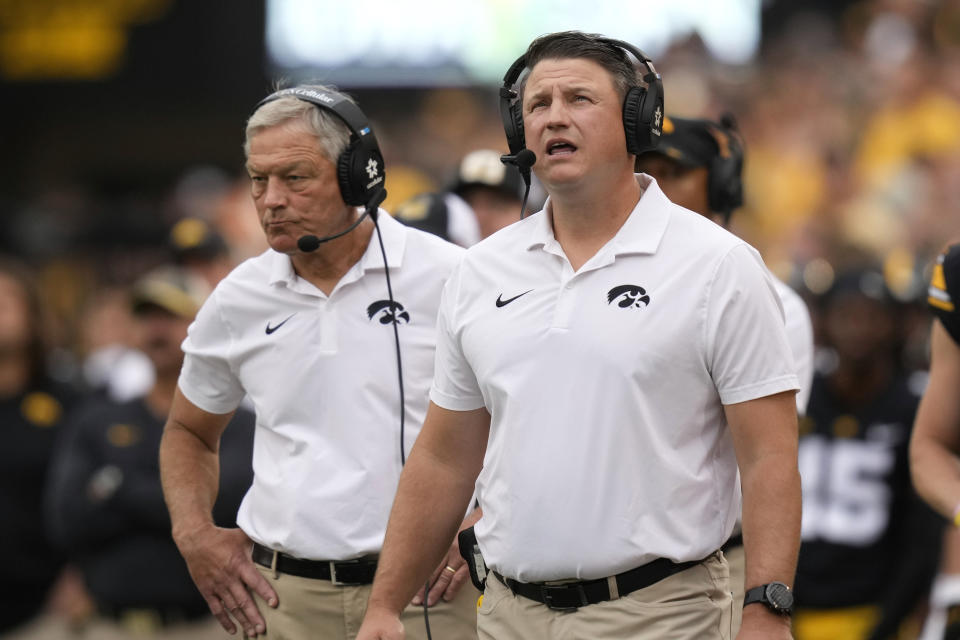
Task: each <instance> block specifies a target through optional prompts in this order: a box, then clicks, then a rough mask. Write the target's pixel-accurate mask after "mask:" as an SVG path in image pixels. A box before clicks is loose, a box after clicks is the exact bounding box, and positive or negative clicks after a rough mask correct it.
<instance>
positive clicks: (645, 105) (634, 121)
mask: <svg viewBox="0 0 960 640" xmlns="http://www.w3.org/2000/svg"><path fill="white" fill-rule="evenodd" d="M599 42H601V43H603V44H606V45H608V46H610V47H616V48H619V49H622V50H624V51H627V52H629V53H631V54H633V56H634V57H635V58H636V59H637V60H638V61H640V62H641V63H642V64H643V66H645V67H646V68H647V73H646V74H645V75H644V76H643V80H644V82H646V83H647V85H648V86H647V87H641V86H639V85H633V86H631V87H630V88H629V89H628V90H627V95H626V97H625V98H624V99H623V130H624V132H625V133H626V138H627V152H628V153H631V154H633V155H637V154H639V153H643V152H644V151H652V150H654V149H656V148H657V143H659V141H660V134H661V133H662V129H663V80H662V79H661V78H660V74H659V73H657V70H656V69H654V68H653V63H652V61H651V60H650V57H649V56H648V55H647V54H645V53H644V52H643V51H641V50H640V49H638V48H636V47H634V46H633V45H632V44H630V43H628V42H624V41H622V40H614V39H612V38H599ZM526 68H527V56H526V54H524V55H522V56H520V57H519V58H517V59H516V61H514V63H513V64H512V65H510V68H509V69H508V70H507V73H506V75H505V76H503V86H502V87H500V117H501V119H502V120H503V130H504V132H506V134H507V143H508V144H509V145H510V153H512V154H517V153H519V152H520V151H521V150H522V149H525V148H526V145H527V143H526V140H525V137H524V133H523V106H522V105H521V104H520V100H519V93H518V92H517V91H516V90H514V88H513V86H514V85H515V84H516V82H517V80H518V79H519V78H520V74H521V73H523V70H524V69H526Z"/></svg>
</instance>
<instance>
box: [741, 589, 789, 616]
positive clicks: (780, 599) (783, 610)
mask: <svg viewBox="0 0 960 640" xmlns="http://www.w3.org/2000/svg"><path fill="white" fill-rule="evenodd" d="M754 602H759V603H760V604H762V605H764V606H765V607H767V609H770V611H773V612H774V613H777V614H780V615H782V616H788V615H790V614H791V613H792V612H793V593H791V592H790V587H788V586H787V585H785V584H783V583H782V582H768V583H767V584H762V585H760V586H759V587H754V588H753V589H750V590H748V591H747V592H746V593H745V594H744V596H743V606H747V605H748V604H753V603H754Z"/></svg>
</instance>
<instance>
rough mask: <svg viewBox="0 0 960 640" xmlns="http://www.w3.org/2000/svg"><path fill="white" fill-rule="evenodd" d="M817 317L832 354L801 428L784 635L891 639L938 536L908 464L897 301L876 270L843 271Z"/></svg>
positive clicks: (908, 416) (929, 565) (908, 396)
mask: <svg viewBox="0 0 960 640" xmlns="http://www.w3.org/2000/svg"><path fill="white" fill-rule="evenodd" d="M819 313H820V316H821V317H820V322H821V328H822V336H821V337H822V340H823V343H824V344H823V346H824V347H825V348H828V349H829V350H830V352H831V354H832V358H829V359H824V361H825V362H829V363H830V364H829V366H828V367H826V368H825V369H824V370H818V372H817V373H816V375H815V376H814V381H813V389H812V392H811V395H810V404H809V406H808V408H807V415H806V416H805V417H804V418H802V419H801V421H800V453H799V459H800V473H801V476H802V478H803V526H802V538H803V542H802V545H801V547H800V559H799V564H798V568H797V580H796V588H795V598H796V609H795V613H794V633H795V637H796V638H797V640H827V639H835V638H844V640H860V639H867V638H869V639H871V640H880V639H882V638H892V637H896V633H897V631H898V628H899V627H900V626H901V624H902V623H903V622H904V621H905V620H906V619H907V618H908V616H909V615H910V614H911V613H912V612H914V611H915V609H916V608H917V605H918V604H919V603H920V602H921V600H922V599H923V598H924V596H925V595H926V594H927V593H928V591H929V588H930V583H931V580H932V577H933V573H934V570H935V568H936V562H937V558H938V554H939V537H940V534H941V531H942V521H941V520H940V519H939V518H938V517H937V516H936V514H934V513H933V512H932V511H931V510H930V509H929V508H927V506H926V505H925V504H923V503H922V502H921V501H920V499H919V498H918V497H917V495H916V494H915V493H914V491H913V487H912V485H911V483H910V476H909V469H908V466H907V446H908V442H909V438H910V431H911V428H912V425H913V418H914V414H915V413H916V409H917V404H918V401H919V398H918V396H917V394H916V392H915V391H914V390H913V389H912V388H911V386H910V384H909V378H908V376H907V375H906V374H905V372H903V371H902V370H901V369H900V368H899V363H898V353H897V344H898V338H899V335H898V316H899V313H898V306H897V304H896V303H895V301H894V300H893V298H892V296H891V294H890V292H889V290H888V289H887V287H886V284H885V281H884V277H883V273H882V272H881V271H880V270H879V269H873V268H865V267H862V266H861V267H859V268H850V269H847V270H844V271H842V272H841V273H840V274H839V275H838V276H837V277H836V278H835V280H834V281H833V283H832V286H831V288H830V289H829V290H828V291H827V292H826V293H825V294H824V296H823V297H822V299H821V300H820V308H819Z"/></svg>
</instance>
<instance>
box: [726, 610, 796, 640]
mask: <svg viewBox="0 0 960 640" xmlns="http://www.w3.org/2000/svg"><path fill="white" fill-rule="evenodd" d="M790 621H791V619H790V616H782V615H780V614H778V613H774V612H773V611H770V610H769V609H767V608H766V607H765V606H764V605H762V604H751V605H749V606H746V607H744V608H743V623H742V624H741V625H740V631H739V632H738V633H737V640H792V639H793V634H792V633H790Z"/></svg>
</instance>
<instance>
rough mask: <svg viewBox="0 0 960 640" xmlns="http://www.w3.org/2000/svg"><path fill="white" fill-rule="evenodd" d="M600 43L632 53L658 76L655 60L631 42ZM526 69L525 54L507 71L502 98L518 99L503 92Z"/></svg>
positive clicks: (609, 40) (611, 40)
mask: <svg viewBox="0 0 960 640" xmlns="http://www.w3.org/2000/svg"><path fill="white" fill-rule="evenodd" d="M598 41H599V42H602V43H604V44H609V45H613V46H615V47H618V48H620V49H623V50H625V51H627V52H628V53H632V54H633V57H634V58H636V59H637V60H638V61H639V62H640V63H642V64H643V66H645V67H646V68H647V72H648V73H652V74H654V75H656V73H657V70H656V69H654V67H653V60H652V59H651V58H650V56H648V55H647V54H645V53H644V52H643V51H641V50H640V49H638V48H637V47H635V46H633V45H632V44H630V43H629V42H624V41H623V40H614V39H613V38H599V39H598ZM526 68H527V54H526V53H524V54H523V55H522V56H520V57H519V58H517V59H516V60H514V62H513V64H512V65H510V68H509V69H507V73H506V74H504V76H503V86H502V87H501V88H500V96H501V97H510V98H516V97H517V95H516V93H514V94H513V95H511V96H504V95H503V92H504V89H506V90H508V91H512V89H513V85H514V84H516V83H517V80H519V79H520V74H521V73H523V70H524V69H526ZM643 79H644V80H646V79H647V74H644V76H643Z"/></svg>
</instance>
